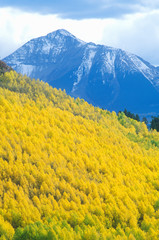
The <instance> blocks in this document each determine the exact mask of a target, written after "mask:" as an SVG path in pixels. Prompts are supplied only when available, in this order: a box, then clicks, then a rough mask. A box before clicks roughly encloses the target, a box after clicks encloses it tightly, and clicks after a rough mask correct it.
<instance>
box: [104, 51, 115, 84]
mask: <svg viewBox="0 0 159 240" xmlns="http://www.w3.org/2000/svg"><path fill="white" fill-rule="evenodd" d="M115 58H116V53H115V52H114V51H111V52H110V51H108V52H105V53H104V56H103V65H102V68H101V73H102V76H104V75H105V73H109V74H113V76H114V78H115ZM103 84H105V80H103Z"/></svg>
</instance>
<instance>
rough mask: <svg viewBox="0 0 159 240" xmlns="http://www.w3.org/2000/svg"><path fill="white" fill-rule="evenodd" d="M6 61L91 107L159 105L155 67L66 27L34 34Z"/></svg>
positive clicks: (150, 108) (154, 108) (149, 108)
mask: <svg viewBox="0 0 159 240" xmlns="http://www.w3.org/2000/svg"><path fill="white" fill-rule="evenodd" d="M4 61H5V62H6V63H7V64H9V65H10V66H12V67H13V69H15V70H16V71H18V72H20V73H22V74H27V75H28V76H30V77H32V78H40V79H42V80H44V81H46V82H48V83H49V84H50V85H51V86H53V87H56V88H61V89H65V90H66V92H67V93H68V94H70V95H71V96H73V97H80V98H83V99H85V100H86V101H88V102H89V103H92V104H93V105H95V106H99V107H102V108H105V109H108V110H115V111H119V110H123V109H124V108H127V109H128V110H130V111H133V112H137V113H149V112H158V109H159V70H158V68H156V67H154V66H152V65H151V64H149V63H148V62H146V61H144V60H143V59H142V58H140V57H138V56H136V55H134V54H130V53H128V52H125V51H122V50H121V49H115V48H112V47H107V46H104V45H96V44H94V43H85V42H83V41H81V40H79V39H77V38H76V37H75V36H73V35H72V34H70V33H69V32H67V31H66V30H57V31H55V32H53V33H50V34H48V35H46V36H44V37H40V38H36V39H33V40H31V41H29V42H28V43H26V44H25V45H23V46H22V47H21V48H19V49H18V50H17V51H15V52H14V53H13V54H11V55H10V56H8V57H6V58H5V59H4Z"/></svg>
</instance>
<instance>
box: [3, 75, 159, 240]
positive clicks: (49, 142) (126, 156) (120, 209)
mask: <svg viewBox="0 0 159 240" xmlns="http://www.w3.org/2000/svg"><path fill="white" fill-rule="evenodd" d="M0 139H1V144H0V239H3V240H5V239H6V240H10V239H13V240H19V239H23V240H28V239H35V240H42V239H46V240H50V239H57V240H58V239H66V240H67V239H70V240H71V239H75V240H96V239H97V240H105V239H109V240H111V239H121V240H123V239H131V240H133V239H137V240H138V239H153V240H155V239H156V240H157V239H159V133H157V132H156V131H155V130H154V131H152V130H151V131H148V129H147V127H146V125H145V124H144V123H140V122H137V121H135V120H133V119H130V118H128V117H126V116H125V114H124V113H120V114H119V115H118V116H117V115H116V113H115V112H112V113H110V112H108V111H105V110H102V109H100V108H95V107H93V106H91V105H89V104H88V103H87V102H85V101H84V100H81V99H79V98H78V99H73V98H71V97H70V96H68V95H67V94H66V93H65V92H64V91H61V90H57V89H53V88H52V87H50V86H49V85H48V84H46V83H44V82H42V81H39V80H37V81H35V80H34V79H33V80H31V79H29V78H28V77H26V76H22V75H20V74H17V73H16V72H14V71H11V72H6V73H4V74H1V76H0Z"/></svg>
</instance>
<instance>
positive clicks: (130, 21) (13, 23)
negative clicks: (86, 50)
mask: <svg viewBox="0 0 159 240" xmlns="http://www.w3.org/2000/svg"><path fill="white" fill-rule="evenodd" d="M61 28H64V29H66V30H67V31H69V32H71V33H72V34H74V35H75V36H77V37H78V38H80V39H82V40H84V41H87V42H90V41H91V42H94V43H100V44H105V45H108V46H112V47H116V48H121V49H123V50H126V51H129V52H132V53H135V54H137V55H139V56H141V57H142V58H144V59H145V60H147V61H149V62H150V63H151V64H154V65H159V0H130V1H128V0H0V58H1V59H2V58H3V57H5V56H7V55H9V54H10V53H12V52H13V51H15V50H16V49H17V48H18V47H20V46H22V45H23V44H24V43H26V42H27V41H29V40H30V39H32V38H35V37H40V36H42V35H46V34H48V33H49V32H52V31H55V30H57V29H61Z"/></svg>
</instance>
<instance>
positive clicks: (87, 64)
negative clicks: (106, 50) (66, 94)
mask: <svg viewBox="0 0 159 240" xmlns="http://www.w3.org/2000/svg"><path fill="white" fill-rule="evenodd" d="M95 49H96V48H95V47H94V45H93V46H92V47H91V46H90V45H88V46H87V48H86V51H85V54H84V57H83V59H82V63H81V65H80V66H79V68H78V70H77V71H76V73H75V75H76V76H77V81H75V82H74V84H73V88H72V93H73V92H74V91H75V90H76V87H77V85H78V84H79V82H80V81H81V79H82V77H83V76H84V75H88V74H89V72H90V69H91V67H92V62H93V59H94V57H95V54H96V50H95Z"/></svg>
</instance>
